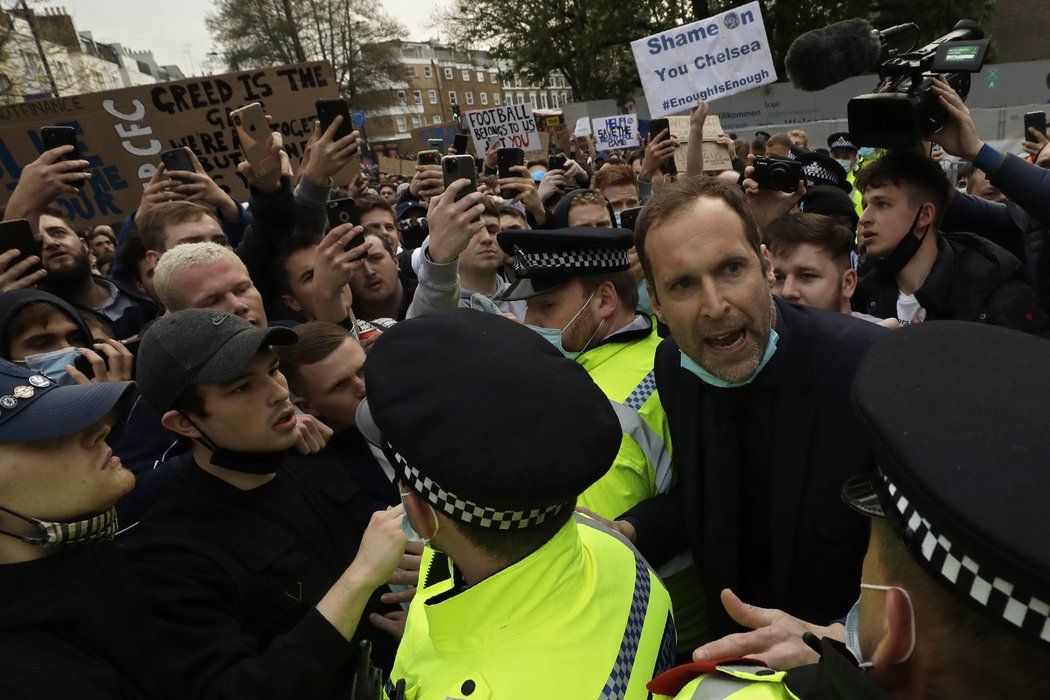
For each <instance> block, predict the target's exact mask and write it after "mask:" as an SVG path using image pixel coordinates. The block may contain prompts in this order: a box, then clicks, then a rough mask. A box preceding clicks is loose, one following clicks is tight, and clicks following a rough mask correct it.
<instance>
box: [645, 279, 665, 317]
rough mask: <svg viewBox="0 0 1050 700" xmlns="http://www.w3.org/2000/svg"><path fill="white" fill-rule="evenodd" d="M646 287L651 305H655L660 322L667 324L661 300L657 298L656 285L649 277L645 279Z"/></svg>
mask: <svg viewBox="0 0 1050 700" xmlns="http://www.w3.org/2000/svg"><path fill="white" fill-rule="evenodd" d="M645 289H646V291H648V292H649V305H650V306H652V307H653V313H654V314H656V318H657V319H658V320H659V321H660V323H663V324H666V323H667V321H665V320H664V313H663V309H661V308H660V300H659V299H657V298H656V287H654V286H653V283H652V282H651V281H650V280H649V279H648V278H646V280H645Z"/></svg>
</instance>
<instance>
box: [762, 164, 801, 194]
mask: <svg viewBox="0 0 1050 700" xmlns="http://www.w3.org/2000/svg"><path fill="white" fill-rule="evenodd" d="M754 166H755V173H754V175H752V176H751V179H752V180H754V181H755V182H757V183H758V186H759V187H763V188H765V189H767V190H780V191H781V192H794V191H795V190H797V189H798V181H799V180H801V179H802V163H799V162H798V161H797V160H792V159H791V158H775V157H773V156H769V157H766V156H755V162H754Z"/></svg>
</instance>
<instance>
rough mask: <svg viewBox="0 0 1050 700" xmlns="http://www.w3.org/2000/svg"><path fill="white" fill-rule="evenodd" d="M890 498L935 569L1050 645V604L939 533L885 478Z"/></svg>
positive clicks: (920, 552)
mask: <svg viewBox="0 0 1050 700" xmlns="http://www.w3.org/2000/svg"><path fill="white" fill-rule="evenodd" d="M886 487H887V490H888V492H889V496H890V500H891V501H892V503H893V507H894V509H895V510H896V511H897V513H898V514H899V515H900V517H901V519H902V521H903V522H904V526H905V529H906V530H905V538H906V539H907V540H908V541H909V543H910V544H911V547H912V551H914V552H915V553H916V554H917V555H918V556H920V557H922V558H923V559H925V560H926V561H927V562H928V563H929V564H930V567H931V569H932V570H933V571H937V572H939V574H940V576H941V577H942V578H944V579H946V580H947V581H948V582H949V583H951V584H952V586H953V587H955V588H956V589H957V590H959V591H961V592H962V593H964V594H966V595H968V596H969V597H970V598H972V599H973V600H975V601H976V602H977V603H978V604H980V605H981V606H982V607H984V608H985V609H986V610H988V612H990V613H991V614H993V615H995V616H997V617H1000V618H1002V619H1003V620H1005V621H1006V622H1009V623H1010V624H1012V625H1013V626H1015V627H1017V628H1018V629H1020V630H1021V631H1022V632H1025V633H1027V634H1028V635H1030V636H1033V637H1035V638H1037V639H1039V640H1040V641H1042V642H1043V643H1046V644H1050V604H1048V603H1046V602H1045V601H1043V600H1040V599H1039V598H1036V597H1035V596H1033V595H1030V594H1028V593H1026V592H1025V591H1023V590H1021V589H1020V588H1019V587H1017V586H1015V585H1014V584H1013V583H1011V582H1010V581H1007V580H1006V579H1003V578H1002V577H1000V576H996V575H995V574H994V573H993V572H990V571H988V570H987V568H984V569H983V570H982V567H981V565H980V564H978V563H977V562H976V561H974V560H973V559H971V558H970V557H969V556H967V555H966V553H964V552H962V551H959V547H958V546H957V545H954V544H953V543H952V542H951V540H949V539H948V538H947V537H945V536H944V535H941V534H938V533H937V532H936V531H935V530H934V529H933V528H932V527H931V526H930V522H929V521H928V520H927V519H926V518H924V517H922V515H920V514H919V513H918V512H917V511H916V510H915V507H914V506H913V505H912V504H911V502H910V501H909V500H908V499H907V497H905V496H904V494H902V493H901V492H900V491H899V489H897V487H896V486H895V485H894V484H893V483H892V482H890V481H889V480H887V481H886Z"/></svg>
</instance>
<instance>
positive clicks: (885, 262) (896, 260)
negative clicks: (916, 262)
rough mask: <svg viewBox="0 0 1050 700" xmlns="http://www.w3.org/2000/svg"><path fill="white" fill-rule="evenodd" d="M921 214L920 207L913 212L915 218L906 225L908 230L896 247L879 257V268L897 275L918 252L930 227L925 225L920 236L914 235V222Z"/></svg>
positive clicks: (915, 222) (917, 221)
mask: <svg viewBox="0 0 1050 700" xmlns="http://www.w3.org/2000/svg"><path fill="white" fill-rule="evenodd" d="M921 214H922V207H919V210H918V211H917V212H915V218H914V219H912V221H911V226H909V227H908V232H907V233H906V234H904V238H902V239H901V240H900V243H898V244H897V247H896V248H894V249H893V251H892V252H891V253H890V254H889V255H887V256H886V257H884V258H880V259H879V263H878V264H879V269H880V270H884V271H885V272H887V273H889V274H891V275H897V274H898V273H899V272H900V271H901V270H903V269H904V266H905V265H907V264H908V263H909V262H910V261H911V259H912V258H914V257H915V254H916V253H918V252H919V248H921V247H922V242H923V241H924V240H926V235H927V234H928V233H929V232H930V227H929V226H928V225H927V226H926V229H925V230H924V231H923V232H922V236H916V235H915V234H914V233H913V231H914V230H915V224H917V223H919V216H920V215H921Z"/></svg>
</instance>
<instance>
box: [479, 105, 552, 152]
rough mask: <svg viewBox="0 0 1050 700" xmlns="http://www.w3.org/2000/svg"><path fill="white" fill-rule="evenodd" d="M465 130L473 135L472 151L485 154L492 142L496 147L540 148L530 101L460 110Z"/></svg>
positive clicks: (529, 149)
mask: <svg viewBox="0 0 1050 700" xmlns="http://www.w3.org/2000/svg"><path fill="white" fill-rule="evenodd" d="M463 117H464V118H465V119H466V122H467V130H468V131H469V132H470V136H471V138H472V139H474V153H475V154H476V155H477V156H478V157H479V158H484V157H485V151H486V150H487V149H488V147H489V146H490V145H492V144H497V145H498V147H499V148H520V149H522V150H525V151H536V150H539V148H540V138H539V133H538V132H537V131H536V119H535V118H534V117H533V116H532V105H528V104H520V105H507V106H505V107H492V108H490V109H476V110H474V111H471V112H464V113H463Z"/></svg>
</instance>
